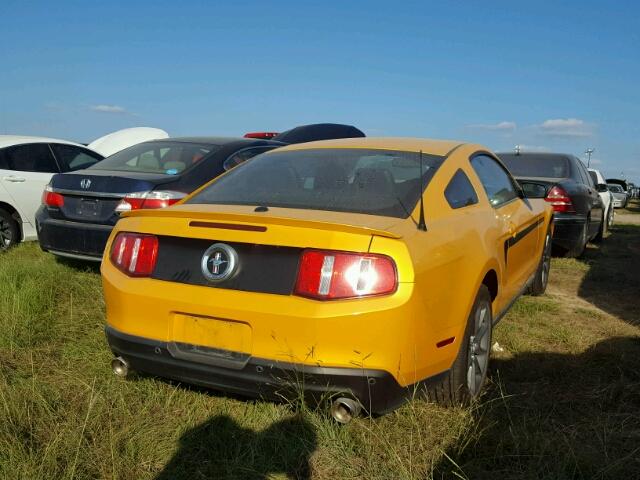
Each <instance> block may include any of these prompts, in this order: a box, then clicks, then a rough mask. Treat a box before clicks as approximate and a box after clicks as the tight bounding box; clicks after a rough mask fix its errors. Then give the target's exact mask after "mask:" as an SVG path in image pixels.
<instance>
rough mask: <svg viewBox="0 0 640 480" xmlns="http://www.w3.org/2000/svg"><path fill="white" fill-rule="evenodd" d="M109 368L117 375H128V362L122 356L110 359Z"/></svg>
mask: <svg viewBox="0 0 640 480" xmlns="http://www.w3.org/2000/svg"><path fill="white" fill-rule="evenodd" d="M111 370H113V373H114V375H116V376H118V377H126V376H127V375H129V362H127V361H126V360H125V359H124V358H122V357H116V358H114V359H113V360H111Z"/></svg>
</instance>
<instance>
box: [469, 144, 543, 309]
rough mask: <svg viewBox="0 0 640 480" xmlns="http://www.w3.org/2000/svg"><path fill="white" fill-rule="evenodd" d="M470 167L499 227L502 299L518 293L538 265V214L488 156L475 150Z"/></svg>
mask: <svg viewBox="0 0 640 480" xmlns="http://www.w3.org/2000/svg"><path fill="white" fill-rule="evenodd" d="M471 166H472V167H473V169H474V171H475V173H476V175H477V176H478V179H479V181H480V183H481V184H482V186H483V187H484V191H485V194H486V196H487V200H488V201H489V203H490V204H491V206H492V207H493V209H494V211H495V215H496V220H497V224H498V225H499V228H500V229H501V231H500V235H499V236H498V245H497V246H496V248H497V251H498V252H499V253H500V254H501V255H504V263H505V271H506V275H505V277H506V278H503V279H501V280H502V284H503V285H502V288H503V289H504V292H505V293H506V295H505V297H506V298H513V297H514V296H515V295H518V294H519V293H520V292H521V290H522V288H523V287H524V285H525V283H526V282H527V280H528V279H529V277H530V276H531V275H532V274H533V273H534V272H535V270H536V267H537V265H538V261H539V258H538V255H537V252H538V247H539V242H541V241H542V238H541V237H542V233H541V230H542V229H541V228H540V226H541V225H544V218H543V217H542V216H540V215H539V216H538V217H536V216H535V215H534V214H533V210H532V208H531V205H530V204H529V203H528V202H527V201H526V200H525V199H523V198H521V196H520V193H519V188H518V187H517V183H516V182H515V180H514V179H513V178H512V177H511V175H510V174H509V172H508V171H507V170H506V169H505V168H504V167H503V166H502V164H501V163H500V162H498V161H497V160H496V159H495V158H493V157H492V156H490V155H488V154H485V153H479V154H476V155H473V156H472V157H471Z"/></svg>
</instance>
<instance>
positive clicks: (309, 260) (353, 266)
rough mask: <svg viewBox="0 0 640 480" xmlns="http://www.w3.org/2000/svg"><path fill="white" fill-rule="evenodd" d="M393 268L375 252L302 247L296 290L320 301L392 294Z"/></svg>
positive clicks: (387, 260)
mask: <svg viewBox="0 0 640 480" xmlns="http://www.w3.org/2000/svg"><path fill="white" fill-rule="evenodd" d="M396 287H397V276H396V267H395V264H394V262H393V260H391V259H390V258H389V257H386V256H384V255H376V254H359V253H345V252H336V251H331V250H305V251H304V252H303V253H302V258H301V260H300V269H299V271H298V279H297V280H296V287H295V293H296V295H301V296H303V297H311V298H316V299H320V300H335V299H338V298H354V297H364V296H368V295H384V294H388V293H392V292H394V291H395V289H396Z"/></svg>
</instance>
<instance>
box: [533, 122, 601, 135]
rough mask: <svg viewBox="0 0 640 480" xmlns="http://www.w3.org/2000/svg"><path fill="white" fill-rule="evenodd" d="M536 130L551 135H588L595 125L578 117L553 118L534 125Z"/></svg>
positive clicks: (591, 132)
mask: <svg viewBox="0 0 640 480" xmlns="http://www.w3.org/2000/svg"><path fill="white" fill-rule="evenodd" d="M535 127H536V128H537V130H538V131H539V132H540V133H541V134H543V135H548V136H551V137H590V136H591V135H593V132H594V129H595V126H594V125H592V124H590V123H587V122H585V121H584V120H580V119H579V118H554V119H549V120H545V121H544V122H542V123H541V124H540V125H535Z"/></svg>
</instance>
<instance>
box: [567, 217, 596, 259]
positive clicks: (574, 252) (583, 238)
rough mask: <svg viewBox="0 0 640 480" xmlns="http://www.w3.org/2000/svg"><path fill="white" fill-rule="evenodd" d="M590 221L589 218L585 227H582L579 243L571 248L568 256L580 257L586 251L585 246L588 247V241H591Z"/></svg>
mask: <svg viewBox="0 0 640 480" xmlns="http://www.w3.org/2000/svg"><path fill="white" fill-rule="evenodd" d="M589 223H590V219H587V221H586V222H585V223H584V227H583V228H582V232H581V234H580V241H579V243H578V245H576V246H575V247H574V248H572V249H571V250H569V251H568V252H567V253H566V254H565V256H566V257H571V258H578V257H579V256H581V255H582V254H583V253H584V250H585V248H587V242H589Z"/></svg>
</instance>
